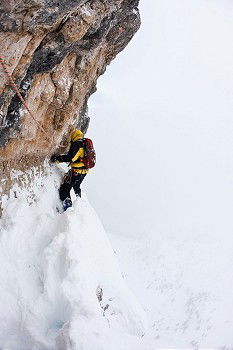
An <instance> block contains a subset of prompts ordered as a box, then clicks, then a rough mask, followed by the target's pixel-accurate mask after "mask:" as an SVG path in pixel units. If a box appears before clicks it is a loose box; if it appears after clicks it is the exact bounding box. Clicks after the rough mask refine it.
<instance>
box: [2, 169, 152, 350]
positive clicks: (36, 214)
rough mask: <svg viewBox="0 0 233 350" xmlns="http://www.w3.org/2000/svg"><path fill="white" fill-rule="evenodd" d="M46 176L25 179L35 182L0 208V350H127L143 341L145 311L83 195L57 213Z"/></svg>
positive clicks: (51, 178)
mask: <svg viewBox="0 0 233 350" xmlns="http://www.w3.org/2000/svg"><path fill="white" fill-rule="evenodd" d="M47 171H48V174H47V175H46V176H44V175H43V172H38V171H37V172H36V171H35V172H34V173H33V171H32V172H31V173H30V174H27V175H28V177H27V179H32V178H36V179H35V180H34V181H29V180H25V185H26V186H25V189H24V190H20V189H19V188H18V189H17V188H14V189H12V191H11V197H10V199H6V198H5V200H4V212H3V217H2V219H1V224H0V225H1V226H0V281H1V285H0V348H8V349H24V350H26V349H28V350H29V349H30V350H34V349H35V350H42V349H43V350H46V349H57V350H59V349H62V350H65V349H75V350H76V349H77V350H81V349H83V350H97V349H98V350H101V349H103V350H104V349H108V350H110V349H111V350H114V349H117V350H121V349H122V350H127V349H131V347H132V348H133V347H134V345H133V344H134V343H135V342H137V339H139V341H140V339H141V337H142V336H143V334H144V327H145V324H146V322H145V315H144V311H143V310H142V308H141V306H140V305H139V303H138V302H137V300H136V298H135V296H134V295H133V294H132V293H131V292H130V290H129V289H128V288H127V286H126V284H125V282H124V280H123V278H122V275H121V272H120V270H119V267H118V263H117V261H116V258H115V254H114V252H113V250H112V248H111V245H110V243H109V240H108V238H107V236H106V233H105V231H104V228H103V226H102V224H101V222H100V220H99V219H98V217H97V215H96V214H95V211H94V210H93V209H92V207H91V206H90V204H89V203H88V200H87V198H86V197H85V195H83V198H82V199H80V200H76V201H75V202H74V207H73V208H71V209H69V210H68V211H67V212H66V213H64V214H59V213H57V212H56V209H55V208H56V204H57V202H58V196H57V188H58V184H59V182H60V177H61V174H60V171H59V170H57V168H56V167H52V168H50V167H49V165H48V164H47ZM19 175H20V174H18V173H16V172H12V176H15V177H17V176H19ZM30 182H31V183H30ZM26 188H27V189H26ZM15 191H16V192H15ZM16 193H17V197H18V198H15V197H16Z"/></svg>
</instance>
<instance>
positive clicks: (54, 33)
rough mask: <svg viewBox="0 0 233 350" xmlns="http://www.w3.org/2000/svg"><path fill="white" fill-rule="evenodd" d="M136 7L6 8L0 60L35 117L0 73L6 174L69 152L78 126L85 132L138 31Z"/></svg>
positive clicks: (118, 3) (52, 1)
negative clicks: (109, 72) (107, 75)
mask: <svg viewBox="0 0 233 350" xmlns="http://www.w3.org/2000/svg"><path fill="white" fill-rule="evenodd" d="M138 2H139V0H114V1H113V0H62V1H57V0H2V1H1V4H0V55H1V56H3V58H4V60H5V62H6V64H7V66H8V68H9V72H10V74H11V75H12V77H13V79H14V81H15V83H16V85H17V86H18V88H19V90H20V93H21V95H22V96H23V98H24V99H25V101H26V103H27V105H28V107H29V109H30V111H31V114H32V115H30V113H29V112H28V111H27V110H26V108H25V107H24V106H23V104H22V102H21V101H20V99H19V97H18V96H17V94H16V93H15V91H14V90H13V89H12V88H11V86H10V84H9V81H8V80H7V77H6V76H5V75H4V71H3V68H2V66H0V164H1V165H0V167H1V169H3V170H4V169H5V168H6V167H8V166H9V164H11V165H10V167H12V164H14V166H16V167H17V166H18V165H19V163H20V160H22V159H23V162H24V164H30V165H34V163H35V162H36V160H37V161H38V160H39V162H40V161H41V160H43V159H44V158H45V157H46V156H49V155H50V154H51V153H52V152H54V151H55V150H56V149H58V148H59V147H60V146H61V145H62V147H63V148H64V147H65V146H66V140H67V136H68V134H69V133H70V131H71V129H72V128H73V127H74V126H78V127H79V128H81V129H82V130H83V131H84V132H85V131H86V129H87V127H88V123H89V118H88V114H87V101H88V98H89V96H90V95H91V94H92V93H93V92H94V91H95V90H96V81H97V78H98V77H99V76H100V75H101V74H103V73H104V71H105V69H106V66H107V65H108V64H109V63H110V62H111V61H112V59H114V58H115V56H116V55H117V54H118V53H119V52H120V51H121V50H123V49H124V48H125V46H126V45H127V44H128V43H129V41H130V40H131V38H132V37H133V35H134V34H135V32H136V31H137V30H138V28H139V26H140V16H139V12H138V8H137V6H138ZM39 125H41V126H42V128H40V127H39ZM42 129H43V130H44V131H43V130H42Z"/></svg>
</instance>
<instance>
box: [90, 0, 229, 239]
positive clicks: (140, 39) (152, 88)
mask: <svg viewBox="0 0 233 350" xmlns="http://www.w3.org/2000/svg"><path fill="white" fill-rule="evenodd" d="M140 10H141V16H142V27H141V29H140V31H139V32H138V33H137V34H136V36H135V37H134V39H133V41H132V42H131V44H130V45H129V46H128V47H127V48H126V49H125V51H124V52H123V53H121V54H120V55H119V56H118V57H117V59H116V60H115V61H114V62H113V63H112V64H111V66H110V67H109V68H108V69H107V72H106V73H105V75H104V76H103V77H102V78H101V79H100V80H99V83H98V91H97V93H95V94H94V95H93V97H92V99H91V106H90V116H91V126H90V129H89V136H91V137H93V139H94V140H95V144H96V150H97V166H96V168H95V170H93V172H92V174H91V175H90V176H89V178H88V180H87V184H86V185H87V191H88V194H89V197H90V198H91V200H92V203H93V204H94V206H95V208H96V209H97V211H98V213H99V215H100V216H101V217H102V219H103V222H104V223H105V226H106V228H107V229H108V230H109V231H115V232H117V233H119V234H127V235H143V233H144V232H148V230H149V231H151V232H154V233H155V234H156V232H158V231H159V232H160V233H165V234H166V235H172V236H173V235H180V234H185V235H193V234H197V233H201V234H202V233H203V234H205V233H207V232H210V233H211V234H212V235H221V236H223V235H224V234H230V235H231V234H232V229H233V225H232V209H233V205H232V203H233V201H232V197H233V186H232V185H233V164H232V146H233V142H232V132H233V118H232V110H233V108H232V107H233V99H232V90H233V89H232V88H233V79H232V78H233V65H232V62H233V46H232V36H233V22H232V18H233V3H232V2H231V1H228V0H221V1H219V0H218V1H217V0H205V1H203V0H201V1H199V0H195V1H194V0H193V1H187V0H176V1H174V0H156V1H155V0H147V1H143V0H141V6H140Z"/></svg>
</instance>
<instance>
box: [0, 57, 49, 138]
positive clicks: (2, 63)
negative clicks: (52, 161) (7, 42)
mask: <svg viewBox="0 0 233 350" xmlns="http://www.w3.org/2000/svg"><path fill="white" fill-rule="evenodd" d="M0 63H1V65H2V68H3V71H4V73H5V76H6V77H7V79H8V81H9V83H10V85H11V87H12V89H13V90H14V91H15V93H16V94H17V96H18V97H19V99H20V101H21V102H22V104H23V105H24V107H25V108H26V109H27V111H28V113H29V114H30V116H31V117H32V119H33V120H34V121H35V122H36V124H37V125H38V127H39V128H40V130H41V131H42V132H43V133H44V134H45V135H46V138H47V139H48V140H49V141H51V136H50V135H49V134H48V133H47V132H46V131H45V129H44V128H43V126H42V125H41V124H40V123H39V122H38V120H36V118H35V117H34V115H33V114H32V112H31V111H30V109H29V107H28V105H27V103H26V101H25V100H24V98H23V96H22V95H21V93H20V92H19V89H18V87H17V86H16V84H15V82H14V80H13V79H12V76H11V74H10V72H9V70H8V68H7V65H6V63H5V61H4V58H3V56H1V55H0Z"/></svg>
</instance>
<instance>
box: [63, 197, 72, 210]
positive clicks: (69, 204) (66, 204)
mask: <svg viewBox="0 0 233 350" xmlns="http://www.w3.org/2000/svg"><path fill="white" fill-rule="evenodd" d="M62 205H63V209H64V211H66V210H67V209H68V208H70V207H72V200H71V199H70V198H66V199H65V200H64V201H63V202H62Z"/></svg>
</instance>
